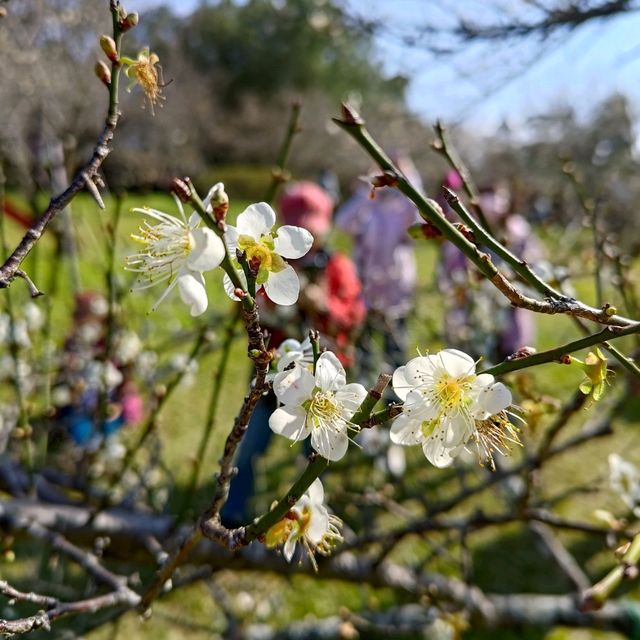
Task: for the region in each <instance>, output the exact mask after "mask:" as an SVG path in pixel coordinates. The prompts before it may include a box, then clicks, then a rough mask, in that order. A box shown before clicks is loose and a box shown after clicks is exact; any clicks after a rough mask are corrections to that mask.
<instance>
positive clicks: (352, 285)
mask: <svg viewBox="0 0 640 640" xmlns="http://www.w3.org/2000/svg"><path fill="white" fill-rule="evenodd" d="M279 208H280V215H281V217H282V221H283V222H284V224H290V225H295V226H298V227H303V228H304V229H307V230H308V231H310V232H311V234H312V235H313V238H314V243H313V246H312V247H311V249H310V251H309V252H308V253H307V254H306V255H305V256H303V257H302V258H300V259H299V260H296V261H295V262H294V263H293V266H294V268H295V269H296V271H297V272H298V276H299V278H300V296H299V298H298V302H297V303H296V304H294V305H291V306H288V307H283V306H279V305H274V304H272V303H271V302H270V301H269V300H268V298H266V296H265V295H263V294H259V295H258V302H259V304H260V307H261V310H260V317H261V321H262V326H263V327H264V328H265V329H267V331H268V332H269V336H270V337H269V347H270V348H275V349H276V350H277V349H278V348H279V347H280V346H281V345H283V343H284V341H285V340H287V341H289V339H292V338H293V339H296V340H299V339H301V338H302V337H304V336H305V335H308V333H309V330H310V329H315V330H317V331H319V332H320V344H321V346H322V347H324V348H326V349H328V350H330V351H333V352H334V353H335V354H336V356H337V357H338V358H339V360H340V362H341V363H342V365H343V366H344V367H345V368H349V367H351V366H353V364H354V358H355V349H354V346H353V344H354V336H355V334H356V333H357V332H358V331H359V330H360V328H361V326H362V323H363V321H364V317H365V313H366V310H365V306H364V301H363V299H362V287H361V284H360V280H359V279H358V276H357V273H356V268H355V265H354V264H353V262H352V261H351V260H350V259H349V258H348V257H347V256H345V255H344V254H342V253H340V252H337V251H333V250H331V249H330V247H329V245H328V243H327V239H328V235H329V231H330V230H331V218H332V212H333V203H332V200H331V197H330V196H329V194H328V193H327V192H326V191H325V190H324V189H322V188H321V187H320V186H318V185H317V184H315V183H313V182H309V181H303V182H298V183H294V184H292V185H290V186H289V187H288V188H287V189H286V190H285V192H284V193H283V196H282V198H281V200H280V207H279ZM283 346H286V345H283ZM276 407H277V401H276V397H275V395H274V394H273V392H269V393H268V394H266V395H265V396H263V397H262V398H261V399H260V400H259V401H258V404H257V405H256V408H255V410H254V412H253V415H252V417H251V420H250V422H249V426H248V429H247V433H246V434H245V436H244V438H243V440H242V443H241V445H240V448H239V451H238V456H237V459H236V461H235V465H236V466H237V467H238V474H237V475H236V477H235V478H234V479H233V480H232V482H231V487H230V490H229V499H228V500H227V503H226V504H225V507H224V509H223V511H222V516H223V521H224V522H225V524H226V525H227V526H239V525H241V524H246V523H247V522H249V521H250V519H251V512H250V502H251V499H252V497H253V494H254V483H255V469H254V466H255V463H256V461H257V459H258V458H259V456H261V455H262V454H263V453H264V451H265V450H266V449H267V446H268V445H269V441H270V440H271V435H272V433H273V432H272V431H271V428H270V427H269V417H270V416H271V414H272V413H273V411H275V409H276Z"/></svg>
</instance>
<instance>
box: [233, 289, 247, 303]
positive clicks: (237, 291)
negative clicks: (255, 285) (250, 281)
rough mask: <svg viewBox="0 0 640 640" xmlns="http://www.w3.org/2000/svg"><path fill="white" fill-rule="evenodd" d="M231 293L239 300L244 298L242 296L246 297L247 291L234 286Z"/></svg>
mask: <svg viewBox="0 0 640 640" xmlns="http://www.w3.org/2000/svg"><path fill="white" fill-rule="evenodd" d="M233 295H234V296H235V297H236V298H239V299H240V300H244V298H246V297H247V292H246V291H243V290H242V289H241V288H240V287H236V288H235V289H234V290H233Z"/></svg>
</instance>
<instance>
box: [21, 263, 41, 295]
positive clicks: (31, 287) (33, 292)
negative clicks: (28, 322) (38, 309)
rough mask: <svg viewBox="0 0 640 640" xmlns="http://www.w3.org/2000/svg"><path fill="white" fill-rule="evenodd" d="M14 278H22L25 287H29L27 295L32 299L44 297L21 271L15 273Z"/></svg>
mask: <svg viewBox="0 0 640 640" xmlns="http://www.w3.org/2000/svg"><path fill="white" fill-rule="evenodd" d="M16 276H18V278H22V279H23V280H24V281H25V282H26V283H27V287H29V295H30V296H31V297H32V298H39V297H40V296H43V295H44V293H43V292H42V291H40V289H38V287H36V285H35V283H34V282H33V280H32V279H31V278H30V277H29V276H28V275H27V274H26V273H25V272H24V271H23V270H22V269H18V270H17V271H16Z"/></svg>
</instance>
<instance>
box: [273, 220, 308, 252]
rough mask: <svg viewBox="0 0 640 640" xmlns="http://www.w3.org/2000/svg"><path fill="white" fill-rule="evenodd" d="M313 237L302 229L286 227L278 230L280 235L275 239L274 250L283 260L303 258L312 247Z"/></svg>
mask: <svg viewBox="0 0 640 640" xmlns="http://www.w3.org/2000/svg"><path fill="white" fill-rule="evenodd" d="M312 244H313V236H312V235H311V234H310V233H309V232H308V231H307V230H306V229H303V228H302V227H294V226H292V225H288V224H287V225H284V226H283V227H280V228H279V229H278V235H277V236H276V237H275V239H274V248H275V250H276V252H277V253H279V254H280V255H281V256H282V257H283V258H290V259H293V258H302V256H305V255H306V254H307V253H308V252H309V249H311V245H312Z"/></svg>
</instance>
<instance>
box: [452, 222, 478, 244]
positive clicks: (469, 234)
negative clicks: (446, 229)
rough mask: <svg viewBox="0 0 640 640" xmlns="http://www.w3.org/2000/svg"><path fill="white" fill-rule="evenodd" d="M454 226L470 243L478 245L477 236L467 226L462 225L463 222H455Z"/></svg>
mask: <svg viewBox="0 0 640 640" xmlns="http://www.w3.org/2000/svg"><path fill="white" fill-rule="evenodd" d="M453 226H454V227H455V228H456V229H457V230H458V231H459V232H460V233H461V234H462V235H463V236H464V237H465V238H466V239H467V240H468V241H469V242H472V243H473V244H478V241H477V240H476V235H475V233H473V231H472V230H471V229H470V228H469V227H467V225H466V224H462V222H454V224H453Z"/></svg>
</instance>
